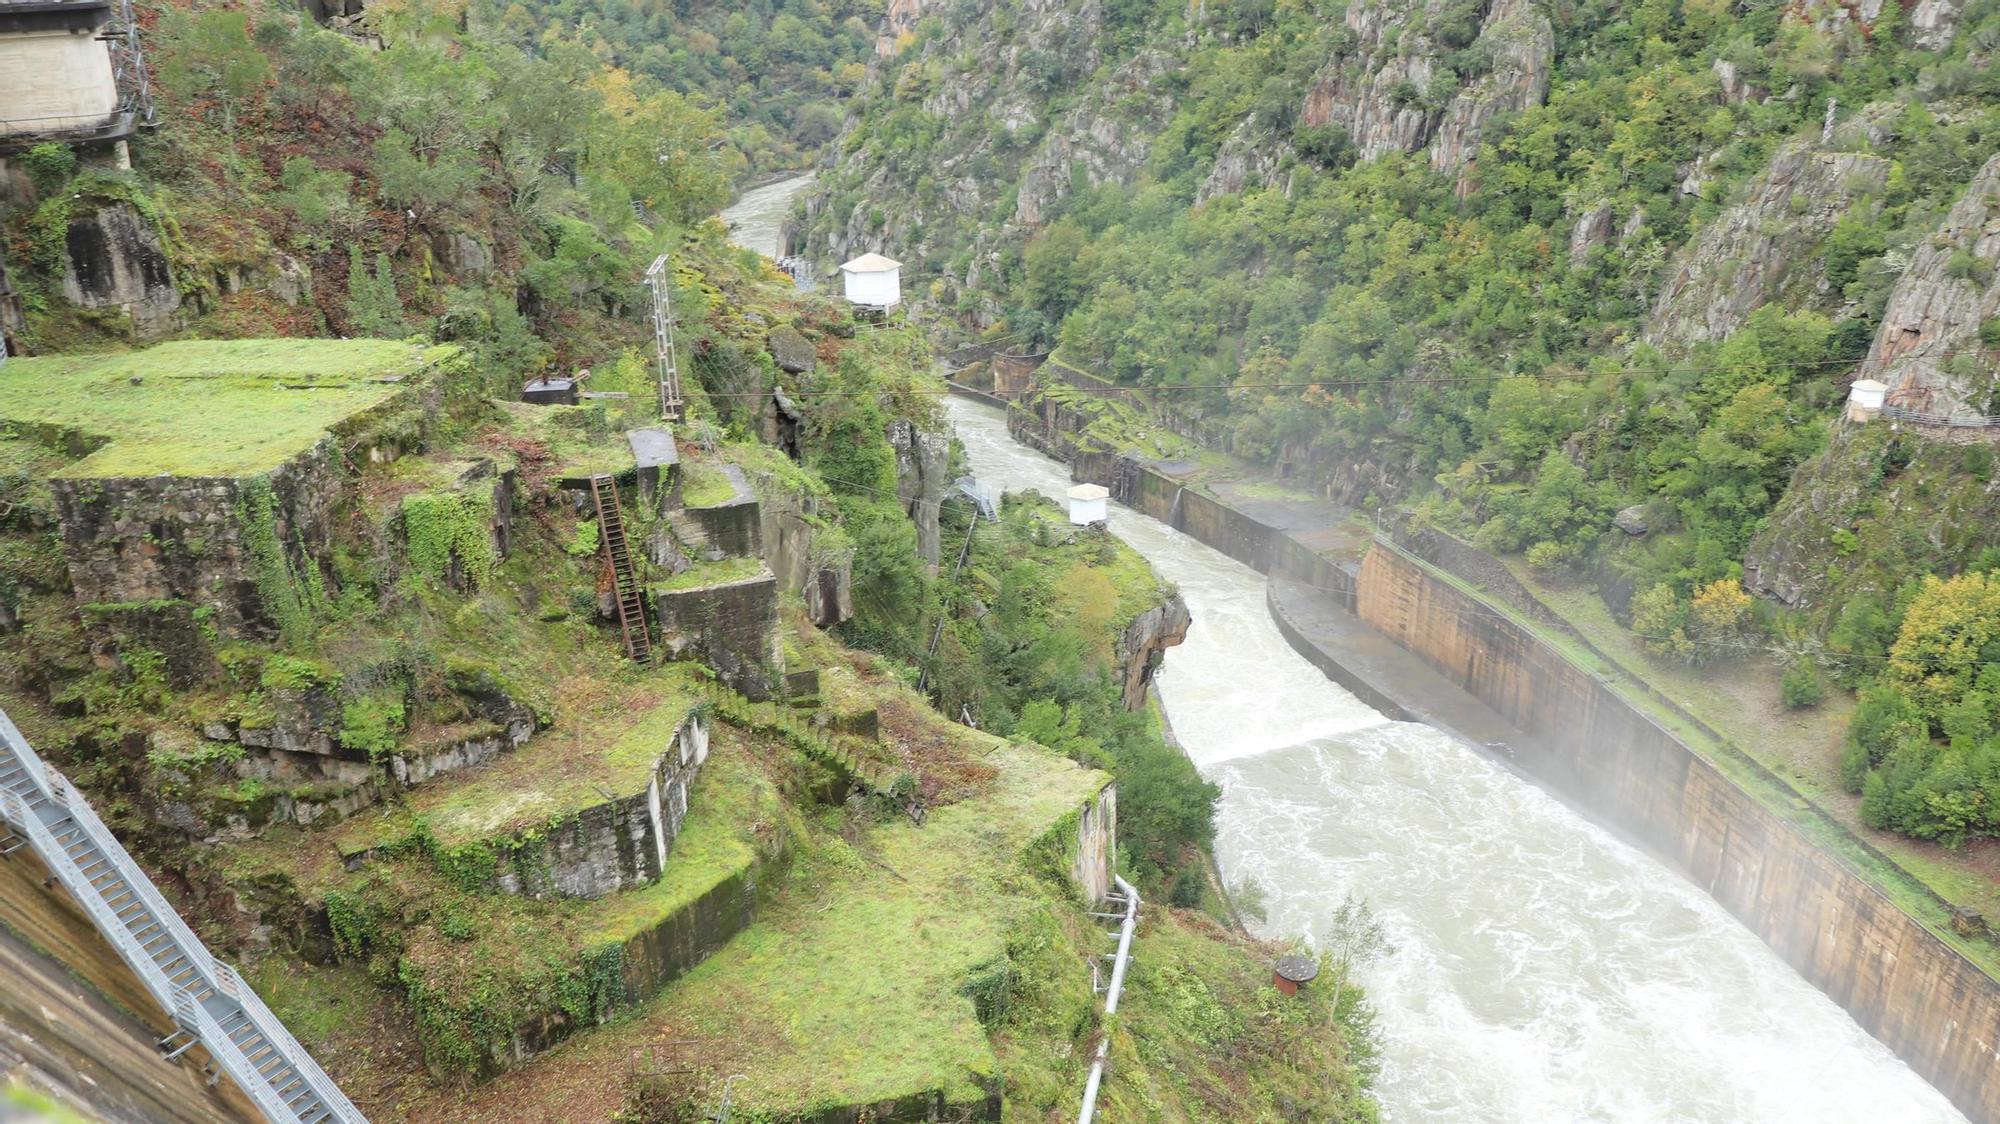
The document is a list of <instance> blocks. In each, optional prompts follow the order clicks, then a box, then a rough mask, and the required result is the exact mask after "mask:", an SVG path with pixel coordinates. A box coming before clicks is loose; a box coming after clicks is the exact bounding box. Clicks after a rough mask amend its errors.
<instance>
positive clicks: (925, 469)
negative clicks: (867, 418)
mask: <svg viewBox="0 0 2000 1124" xmlns="http://www.w3.org/2000/svg"><path fill="white" fill-rule="evenodd" d="M889 444H890V446H891V447H892V448H894V449H895V450H896V499H897V501H898V502H900V503H901V504H902V505H903V510H904V511H906V512H908V513H909V515H910V521H911V522H912V523H915V524H916V525H917V553H918V554H921V555H923V558H924V561H925V562H926V563H927V564H929V566H930V567H931V569H933V570H935V569H937V564H938V553H939V547H938V507H939V505H941V504H942V503H943V502H944V494H945V489H947V488H948V487H950V486H951V485H950V481H949V480H948V479H947V477H948V476H949V475H950V473H951V434H950V433H949V432H944V433H933V432H930V431H927V430H923V429H919V428H917V426H915V425H914V424H912V423H911V422H910V421H908V420H907V419H903V418H898V419H897V420H895V421H893V422H890V423H889Z"/></svg>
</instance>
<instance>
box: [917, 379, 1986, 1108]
mask: <svg viewBox="0 0 2000 1124" xmlns="http://www.w3.org/2000/svg"><path fill="white" fill-rule="evenodd" d="M950 412H951V417H952V420H953V422H954V424H955V425H956V426H957V429H958V434H959V437H960V438H961V439H963V440H964V442H965V446H966V450H967V452H968V453H969V454H970V455H971V459H972V465H973V469H974V472H975V473H976V474H977V475H978V477H979V479H980V481H981V482H982V483H984V484H986V485H988V486H989V487H993V486H997V487H999V488H1002V489H1006V490H1013V491H1017V490H1021V489H1024V488H1036V489H1038V490H1040V491H1041V492H1042V493H1043V494H1044V495H1047V496H1052V497H1053V496H1060V495H1061V494H1062V492H1063V490H1064V489H1066V488H1067V487H1068V486H1069V480H1068V474H1067V472H1066V471H1065V470H1064V469H1063V468H1062V467H1061V466H1059V465H1057V464H1055V463H1054V462H1053V461H1050V460H1048V459H1047V458H1045V457H1042V456H1040V455H1039V454H1036V453H1034V452H1033V451H1031V450H1028V449H1025V448H1023V447H1021V446H1019V445H1016V444H1015V443H1014V442H1013V441H1012V440H1011V439H1010V438H1009V437H1008V436H1007V432H1006V426H1005V423H1004V420H1003V419H1002V417H1001V415H1000V413H999V411H997V410H994V409H991V408H989V407H985V406H980V405H977V404H974V403H970V402H966V401H963V400H957V399H954V400H953V401H952V402H951V403H950ZM1111 526H1112V530H1113V531H1114V532H1115V533H1116V534H1117V535H1118V536H1119V537H1120V538H1122V539H1124V540H1125V541H1126V542H1128V543H1130V544H1132V546H1133V547H1134V548H1136V549H1137V550H1139V552H1140V553H1142V554H1144V555H1145V556H1146V557H1147V559H1149V560H1150V561H1151V562H1152V564H1153V566H1154V567H1155V568H1156V569H1157V570H1158V571H1159V572H1160V573H1161V574H1162V575H1163V576H1164V577H1166V578H1167V579H1168V580H1170V581H1173V582H1175V583H1176V584H1178V585H1179V586H1180V590H1181V593H1182V595H1183V596H1184V597H1185V598H1186V599H1187V602H1188V607H1189V608H1190V609H1191V610H1192V611H1193V613H1194V627H1193V628H1192V629H1191V630H1190V631H1189V633H1188V638H1187V642H1186V643H1185V644H1183V645H1181V646H1180V647H1178V648H1175V649H1173V650H1172V651H1170V652H1169V653H1168V655H1167V660H1166V666H1165V667H1164V668H1163V669H1162V670H1161V673H1160V677H1159V684H1158V686H1159V691H1160V697H1161V700H1162V702H1163V703H1164V704H1165V706H1166V710H1167V714H1168V717H1169V718H1170V719H1171V720H1172V722H1173V725H1174V730H1175V733H1176V734H1178V735H1179V737H1180V740H1181V741H1182V743H1183V744H1185V746H1186V747H1187V750H1188V752H1189V753H1190V754H1191V755H1192V756H1193V758H1194V760H1195V762H1196V764H1197V765H1199V766H1200V767H1201V770H1202V772H1203V773H1205V774H1206V775H1208V776H1209V777H1210V778H1211V779H1213V780H1215V781H1216V782H1218V783H1219V784H1220V785H1221V786H1222V790H1223V798H1222V806H1221V811H1220V816H1219V819H1218V828H1219V838H1218V840H1217V851H1218V858H1219V859H1220V861H1221V864H1222V868H1223V871H1224V872H1225V875H1226V876H1227V877H1228V878H1230V879H1231V880H1237V879H1244V878H1249V879H1254V880H1256V881H1257V882H1258V883H1260V884H1261V885H1262V886H1263V887H1264V888H1265V891H1266V901H1267V907H1268V911H1269V915H1270V916H1269V920H1268V922H1267V923H1266V924H1265V925H1264V926H1263V928H1264V929H1265V930H1266V935H1279V934H1285V933H1298V932H1304V933H1311V932H1312V931H1313V930H1314V927H1315V926H1317V925H1323V924H1324V922H1325V920H1326V918H1327V916H1328V914H1329V913H1331V911H1332V910H1333V908H1334V907H1335V906H1336V905H1338V904H1339V903H1340V901H1341V899H1342V898H1343V897H1344V896H1345V895H1347V894H1348V893H1349V892H1352V893H1354V894H1356V895H1357V896H1360V897H1363V898H1366V899H1367V900H1368V902H1369V903H1370V904H1371V905H1372V906H1373V908H1374V910H1375V912H1376V914H1377V915H1378V916H1379V917H1380V918H1381V920H1382V921H1383V923H1384V926H1385V928H1386V929H1387V930H1388V932H1389V935H1390V940H1391V942H1392V944H1393V948H1392V951H1391V952H1390V953H1389V954H1388V955H1386V956H1384V957H1383V958H1382V959H1380V960H1378V961H1376V962H1375V963H1373V964H1371V965H1369V966H1367V967H1366V968H1365V969H1363V972H1362V976H1363V980H1364V982H1365V983H1366V984H1367V986H1368V990H1369V995H1370V998H1371V999H1372V1000H1373V1001H1374V1003H1375V1005H1376V1006H1377V1007H1378V1008H1380V1011H1381V1019H1380V1024H1379V1025H1380V1029H1381V1032H1382V1038H1383V1053H1384V1058H1383V1070H1382V1076H1381V1078H1380V1080H1379V1081H1378V1083H1377V1093H1378V1095H1379V1096H1380V1098H1381V1100H1382V1105H1383V1110H1384V1116H1385V1118H1386V1119H1387V1120H1389V1121H1391V1122H1393V1124H1431V1122H1437V1124H1460V1122H1475V1121H1505V1122H1509V1124H1581V1122H1590V1124H1611V1122H1618V1124H1696V1122H1701V1124H1780V1122H1797V1124H1808V1122H1810V1124H1933V1122H1943V1121H1963V1119H1964V1117H1962V1116H1961V1115H1960V1114H1959V1113H1958V1112H1957V1111H1956V1110H1955V1109H1953V1108H1952V1106H1951V1105H1950V1103H1949V1102H1947V1101H1946V1100H1945V1099H1944V1097H1943V1096H1942V1095H1940V1094H1939V1093H1938V1092H1937V1091H1936V1090H1934V1089H1932V1088H1931V1087H1930V1086H1929V1085H1927V1084H1925V1083H1924V1081H1923V1079H1921V1078H1919V1077H1918V1076H1917V1075H1916V1074H1915V1073H1913V1072H1911V1071H1910V1069H1909V1068H1908V1067H1907V1066H1905V1065H1903V1064H1902V1063H1901V1062H1900V1061H1898V1060H1897V1059H1896V1058H1895V1056H1894V1055H1892V1054H1890V1053H1889V1051H1888V1050H1887V1049H1886V1048H1885V1047H1883V1046H1882V1045H1881V1044H1880V1043H1878V1042H1876V1041H1875V1040H1874V1039H1872V1038H1870V1037H1869V1036H1868V1035H1867V1034H1866V1033H1864V1032H1863V1031H1862V1030H1861V1029H1860V1028H1859V1027H1858V1026H1856V1025H1855V1024H1854V1021H1853V1020H1852V1019H1850V1018H1849V1017H1848V1016H1847V1014H1846V1012H1844V1011H1842V1010H1841V1009H1840V1008H1839V1007H1837V1006H1835V1005H1834V1003H1833V1002H1832V1001H1831V1000H1829V999H1827V998H1826V997H1825V996H1824V995H1821V994H1820V993H1819V992H1818V991H1817V990H1816V989H1814V988H1813V987H1812V986H1811V985H1810V984H1807V983H1806V982H1805V981H1804V980H1802V979H1800V978H1799V976H1798V974H1797V973H1795V972H1793V971H1792V970H1791V969H1790V968H1789V967H1787V966H1786V965H1785V964H1784V963H1783V962H1782V961H1780V960H1779V959H1778V958H1777V956H1776V955H1775V954H1774V953H1772V952H1771V951H1770V950H1769V949H1768V948H1766V947H1765V946H1764V945H1763V943H1762V942H1760V941H1758V940H1757V938H1756V937H1754V936H1752V935H1751V934H1750V933H1749V931H1748V930H1746V929H1744V928H1743V927H1742V926H1741V925H1739V924H1738V923H1737V922H1736V920H1735V919H1734V918H1732V917H1730V916H1729V915H1728V914H1727V913H1725V912H1724V911H1723V910H1722V908H1721V907H1720V906H1718V905H1716V904H1715V903H1714V902H1713V901H1712V900H1711V899H1709V898H1708V896H1707V895H1705V894H1703V893H1702V892H1701V891H1700V890H1699V889H1697V888H1695V887H1694V886H1693V885H1692V884H1690V883H1688V882H1687V881H1686V880H1684V879H1683V878H1681V877H1680V876H1679V875H1678V874H1676V873H1674V872H1673V871H1672V870H1670V869H1669V868H1667V867H1666V866H1664V865H1662V864H1661V863H1659V862H1657V861H1655V860H1654V859H1652V858H1651V857H1649V856H1647V855H1645V854H1644V853H1642V852H1640V851H1638V850H1636V849H1634V848H1632V847H1630V846H1628V845H1626V844H1625V843H1623V842H1621V841H1620V840H1618V839H1616V838H1614V837H1613V836H1612V835H1610V834H1609V833H1607V832H1605V831H1603V830H1601V829H1599V828H1598V827H1596V826H1595V825H1593V824H1592V823H1590V822H1589V821H1588V820H1585V819H1584V818H1582V817H1581V816H1580V815H1578V814H1577V813H1576V812H1574V811H1572V810H1571V809H1570V808H1568V807H1566V806H1565V805H1563V804H1561V803H1560V802H1558V801H1556V800H1555V799H1553V798H1552V797H1550V796H1549V795H1547V794H1546V793H1544V792H1543V791H1542V790H1540V789H1539V788H1537V787H1535V786H1534V784H1532V783H1531V782H1529V781H1527V780H1525V779H1523V778H1521V777H1519V776H1517V775H1515V774H1513V773H1510V772H1509V771H1507V770H1506V769H1504V768H1502V767H1501V766H1500V765H1498V764H1497V763H1495V762H1494V761H1493V760H1492V759H1491V758H1489V757H1487V756H1484V755H1483V754H1481V753H1480V752H1479V751H1477V750H1475V749H1472V748H1471V747H1469V746H1466V745H1465V744H1463V743H1461V742H1460V741H1458V740H1457V739H1455V738H1452V737H1450V736H1447V735H1445V734H1442V733H1439V732H1438V731H1436V730H1434V729H1431V728H1430V727H1428V726H1422V725H1417V724H1414V723H1407V722H1391V721H1388V720H1387V719H1385V718H1383V717H1382V716H1381V715H1380V714H1377V713H1376V712H1375V711H1373V710H1371V709H1369V708H1368V707H1367V706H1366V705H1365V704H1363V703H1362V702H1361V701H1359V700H1358V699H1356V698H1354V697H1353V696H1352V695H1350V694H1348V693H1347V692H1346V691H1345V690H1343V689H1342V688H1340V687H1339V686H1338V685H1336V684H1334V683H1332V682H1331V681H1329V680H1328V679H1326V677H1325V676H1323V675H1321V674H1320V672H1319V671H1318V669H1316V668H1314V667H1313V666H1312V665H1311V664H1309V663H1307V662H1306V661H1305V660H1304V659H1302V658H1301V657H1299V656H1298V655H1297V654H1296V653H1294V652H1293V651H1292V650H1291V648H1290V646H1289V645H1287V644H1286V643H1285V641H1284V639H1283V638H1282V637H1281V636H1279V635H1278V632H1277V629H1276V628H1275V627H1274V626H1273V625H1272V624H1271V621H1270V618H1269V616H1268V615H1267V614H1266V612H1265V608H1264V582H1263V578H1261V577H1260V576H1258V575H1257V574H1256V573H1255V572H1254V571H1252V570H1250V569H1249V568H1247V567H1245V566H1242V565H1240V564H1238V563H1236V562H1233V561H1231V560H1229V559H1228V558H1226V557H1224V556H1223V555H1221V554H1220V553H1218V552H1216V551H1214V550H1211V549H1209V548H1208V547H1205V546H1203V545H1201V544H1200V543H1197V542H1195V541H1194V540H1193V539H1190V538H1188V537H1187V536H1185V535H1182V534H1179V533H1178V532H1175V531H1173V530H1172V529H1170V528H1168V527H1166V526H1164V525H1163V524H1161V523H1159V522H1157V521H1155V520H1152V519H1149V518H1147V517H1145V516H1143V515H1140V514H1138V513H1136V512H1133V511H1130V510H1128V509H1124V508H1115V509H1114V511H1113V516H1112V523H1111ZM1140 955H1144V950H1143V948H1142V949H1141V950H1140Z"/></svg>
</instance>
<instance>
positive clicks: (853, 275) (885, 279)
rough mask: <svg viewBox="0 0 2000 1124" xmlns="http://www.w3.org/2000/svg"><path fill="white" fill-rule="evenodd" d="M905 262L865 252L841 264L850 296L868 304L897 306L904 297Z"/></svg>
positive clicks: (852, 301) (854, 302)
mask: <svg viewBox="0 0 2000 1124" xmlns="http://www.w3.org/2000/svg"><path fill="white" fill-rule="evenodd" d="M902 270H903V263H902V262H899V261H897V260H896V259H894V258H885V257H883V256H882V255H881V254H863V255H861V256H860V257H858V258H855V259H854V260H853V261H851V262H847V263H846V264H844V265H842V266H841V267H840V279H841V281H842V282H844V283H845V284H846V286H847V300H848V303H850V304H857V305H860V306H862V307H864V308H894V307H895V306H896V305H898V304H900V303H902V300H903V279H902Z"/></svg>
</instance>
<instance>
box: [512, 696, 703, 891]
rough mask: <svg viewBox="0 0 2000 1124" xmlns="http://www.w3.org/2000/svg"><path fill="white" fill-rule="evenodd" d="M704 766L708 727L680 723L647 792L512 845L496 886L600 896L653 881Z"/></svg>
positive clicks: (693, 719) (694, 718) (697, 720)
mask: <svg viewBox="0 0 2000 1124" xmlns="http://www.w3.org/2000/svg"><path fill="white" fill-rule="evenodd" d="M707 761H708V722H707V720H706V719H705V718H703V717H701V716H699V715H689V716H688V717H687V718H685V719H683V720H682V721H681V724H680V727H679V728H678V729H676V730H675V731H674V734H673V737H672V738H671V739H669V740H668V741H667V743H666V744H665V745H663V746H662V747H661V748H660V756H659V758H658V760H656V761H655V762H654V763H653V767H652V769H651V771H650V773H649V775H648V777H647V779H646V787H645V789H643V790H642V791H640V792H635V793H632V794H630V795H619V796H617V797H616V798H615V799H610V800H606V801H605V802H604V803H602V804H595V805H592V806H591V807H588V808H585V809H583V810H582V811H580V812H578V813H576V814H575V815H572V816H566V817H564V818H563V820H562V822H561V823H560V824H558V825H556V826H555V827H554V828H553V829H552V830H550V831H547V832H545V833H543V834H542V836H541V838H540V839H539V840H537V841H536V842H535V843H534V844H533V845H530V846H525V847H514V848H509V849H508V850H507V853H506V857H505V859H504V860H503V861H502V863H501V866H500V871H499V873H498V874H497V875H495V877H494V888H495V889H498V890H500V891H501V892H503V893H508V894H522V895H525V896H527V897H531V898H547V897H565V898H601V897H603V896H604V895H606V894H610V893H615V892H616V891H619V890H630V889H636V888H638V887H640V886H645V885H648V884H650V883H652V882H654V881H657V880H658V879H659V877H660V876H661V875H662V874H663V873H665V872H666V869H667V855H668V854H669V853H670V852H671V851H672V850H673V847H674V840H675V839H676V838H678V837H679V836H680V833H681V824H682V823H683V822H684V821H685V820H686V819H687V813H688V806H689V801H690V800H691V799H692V795H691V794H692V793H693V791H694V783H695V778H696V777H698V776H700V774H701V767H702V765H704V764H705V763H707Z"/></svg>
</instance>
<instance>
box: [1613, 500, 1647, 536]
mask: <svg viewBox="0 0 2000 1124" xmlns="http://www.w3.org/2000/svg"><path fill="white" fill-rule="evenodd" d="M1611 525H1612V526H1614V527H1616V528H1618V529H1619V530H1621V531H1623V532H1625V533H1626V534H1628V535H1631V536H1632V537H1633V538H1638V537H1639V536H1640V535H1643V534H1645V533H1646V532H1647V531H1650V530H1652V526H1651V525H1650V524H1648V523H1647V522H1646V505H1645V504H1643V503H1635V504H1633V505H1632V506H1631V507H1628V508H1625V509H1623V510H1621V511H1620V512H1619V513H1618V514H1617V515H1615V516H1613V517H1612V519H1611Z"/></svg>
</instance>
